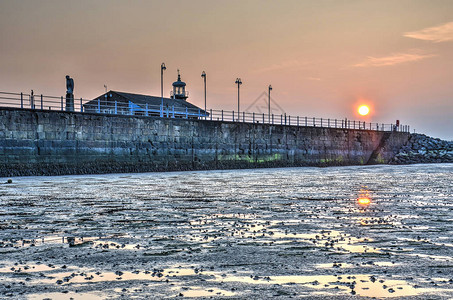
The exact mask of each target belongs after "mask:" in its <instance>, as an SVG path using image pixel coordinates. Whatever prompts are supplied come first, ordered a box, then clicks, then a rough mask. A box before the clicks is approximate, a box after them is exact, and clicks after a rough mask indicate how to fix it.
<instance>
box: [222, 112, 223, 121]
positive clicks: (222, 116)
mask: <svg viewBox="0 0 453 300" xmlns="http://www.w3.org/2000/svg"><path fill="white" fill-rule="evenodd" d="M222 122H223V109H222Z"/></svg>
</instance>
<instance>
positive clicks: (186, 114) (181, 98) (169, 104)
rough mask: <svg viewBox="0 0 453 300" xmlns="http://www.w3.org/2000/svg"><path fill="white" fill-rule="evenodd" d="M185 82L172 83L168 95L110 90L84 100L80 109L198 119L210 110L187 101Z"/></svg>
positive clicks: (105, 112) (95, 111)
mask: <svg viewBox="0 0 453 300" xmlns="http://www.w3.org/2000/svg"><path fill="white" fill-rule="evenodd" d="M185 87H186V83H185V82H183V81H181V76H180V74H179V72H178V80H177V81H175V82H174V83H173V90H172V91H171V93H170V98H162V97H158V96H149V95H142V94H133V93H125V92H118V91H109V92H107V93H105V94H103V95H100V96H99V97H96V98H95V99H93V100H91V101H89V102H87V103H85V104H83V111H85V112H93V113H104V114H120V115H138V116H157V117H159V116H160V117H168V118H186V119H199V118H204V117H205V116H208V115H209V114H208V113H207V112H205V111H204V110H202V109H201V108H199V107H198V106H196V105H193V104H192V103H190V102H188V101H187V98H188V92H187V91H186V90H185Z"/></svg>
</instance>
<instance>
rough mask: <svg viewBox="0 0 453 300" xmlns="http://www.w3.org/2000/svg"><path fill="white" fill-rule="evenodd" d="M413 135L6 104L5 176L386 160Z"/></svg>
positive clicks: (1, 140) (0, 122)
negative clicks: (71, 111) (31, 107)
mask: <svg viewBox="0 0 453 300" xmlns="http://www.w3.org/2000/svg"><path fill="white" fill-rule="evenodd" d="M408 137H409V134H407V133H397V132H392V133H384V132H377V131H369V130H345V129H333V128H320V127H296V126H280V125H266V124H244V123H232V122H218V121H203V120H185V119H160V118H154V117H132V116H109V115H100V114H81V113H67V112H56V111H55V112H54V111H31V110H18V109H9V108H0V176H3V177H5V176H15V175H51V174H52V175H59V174H89V173H110V172H144V171H170V170H195V169H226V168H255V167H283V166H331V165H356V164H370V163H387V162H388V161H389V160H390V159H392V158H393V156H394V155H395V154H396V153H397V151H398V149H399V148H400V147H401V146H402V145H403V144H404V143H406V142H407V140H408Z"/></svg>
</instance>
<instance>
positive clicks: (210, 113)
mask: <svg viewBox="0 0 453 300" xmlns="http://www.w3.org/2000/svg"><path fill="white" fill-rule="evenodd" d="M209 116H210V117H211V121H212V108H211V109H210V110H209Z"/></svg>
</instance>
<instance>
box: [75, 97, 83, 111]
mask: <svg viewBox="0 0 453 300" xmlns="http://www.w3.org/2000/svg"><path fill="white" fill-rule="evenodd" d="M74 110H75V108H74ZM80 112H83V104H82V98H80Z"/></svg>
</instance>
